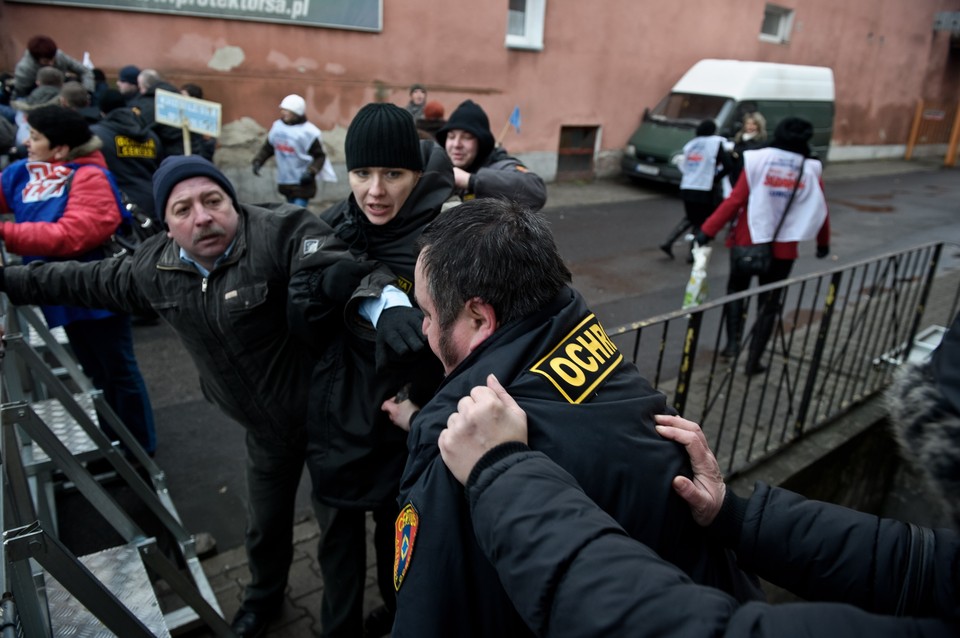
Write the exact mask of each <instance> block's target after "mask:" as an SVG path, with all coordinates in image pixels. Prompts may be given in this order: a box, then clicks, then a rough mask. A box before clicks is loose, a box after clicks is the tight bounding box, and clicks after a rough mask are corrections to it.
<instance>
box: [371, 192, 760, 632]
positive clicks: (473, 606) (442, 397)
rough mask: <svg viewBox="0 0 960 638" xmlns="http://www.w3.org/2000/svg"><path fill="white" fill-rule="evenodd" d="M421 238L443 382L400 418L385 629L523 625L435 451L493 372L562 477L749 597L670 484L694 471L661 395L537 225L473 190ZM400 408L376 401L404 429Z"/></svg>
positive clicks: (427, 328) (700, 575)
mask: <svg viewBox="0 0 960 638" xmlns="http://www.w3.org/2000/svg"><path fill="white" fill-rule="evenodd" d="M465 238H468V239H465ZM418 244H419V246H420V247H421V253H420V256H419V258H418V261H417V267H416V274H415V281H416V284H415V294H416V299H417V303H418V305H419V306H420V308H421V310H423V312H424V324H423V331H424V333H425V334H426V335H427V339H428V342H429V343H430V347H431V349H432V350H433V351H434V352H435V353H437V355H438V356H439V358H440V360H441V362H442V363H443V366H444V369H445V371H446V372H447V377H446V378H445V380H444V382H443V384H442V385H441V386H440V389H439V390H438V391H437V394H436V395H435V396H434V398H433V399H432V400H430V401H429V402H428V403H427V404H426V405H425V406H424V407H423V409H422V410H420V411H419V412H418V413H417V414H416V416H415V417H414V418H413V420H412V423H410V425H411V426H412V427H411V430H410V437H409V442H408V450H409V452H410V458H409V460H408V462H407V466H406V468H405V469H404V474H403V478H402V480H401V485H400V507H401V513H400V516H399V518H398V519H397V525H396V527H397V539H396V557H395V560H394V563H395V567H394V582H395V586H396V588H397V592H398V600H397V618H396V622H395V623H394V629H393V635H394V636H396V637H402V636H408V635H417V636H523V635H529V630H528V629H527V628H526V626H525V625H524V623H523V621H522V620H521V619H520V617H519V616H518V615H517V613H516V611H515V610H514V608H513V606H512V605H511V604H510V601H509V600H508V599H507V596H506V594H505V592H504V590H503V588H502V587H501V586H500V583H499V580H498V577H497V573H496V572H495V571H494V569H493V567H492V566H491V564H490V563H489V562H488V561H487V560H486V558H484V556H483V554H482V552H481V550H480V548H479V546H478V545H477V542H476V540H475V538H474V536H473V531H472V527H471V522H470V513H469V508H468V504H467V501H466V500H465V499H464V497H463V488H462V486H461V485H460V484H459V483H458V482H457V480H456V479H455V478H454V477H453V475H452V474H450V472H449V471H448V470H447V468H446V467H445V466H444V464H443V461H442V459H441V458H440V455H439V450H438V448H437V439H438V437H439V435H440V432H441V431H443V429H444V428H445V427H446V424H447V419H448V417H449V416H450V414H451V413H453V412H455V411H456V409H457V403H458V401H459V400H460V398H461V397H463V396H465V395H466V394H469V392H470V390H471V389H472V388H473V387H475V386H477V385H482V384H483V383H484V382H485V380H486V377H487V375H488V374H491V373H493V374H495V375H496V377H497V378H498V379H500V380H501V382H502V383H503V385H504V386H505V387H506V388H507V390H508V391H509V392H510V394H511V395H512V396H513V397H514V398H515V399H516V401H517V403H518V404H519V405H520V406H521V407H522V408H523V410H524V411H525V412H526V413H527V417H528V423H529V428H530V434H529V441H530V447H531V448H533V449H535V450H538V451H541V452H543V453H545V454H546V455H547V456H549V457H550V458H552V459H553V460H554V461H556V462H557V463H559V464H560V465H561V466H562V467H563V468H564V469H566V470H567V471H568V472H570V473H571V474H572V475H573V476H574V477H575V478H576V479H577V481H578V482H579V483H580V485H582V486H583V488H584V490H585V491H586V493H587V494H588V495H589V496H590V497H591V498H592V499H594V500H595V501H596V502H597V503H598V504H599V505H600V507H601V508H603V509H604V510H605V511H607V512H608V513H609V514H610V515H612V516H613V517H614V518H615V519H616V520H617V522H618V523H620V524H621V525H622V526H623V527H624V528H625V529H626V530H627V532H628V533H629V534H630V535H631V536H633V537H634V538H636V539H638V540H640V541H642V542H645V543H647V544H648V545H650V546H651V547H652V548H654V549H655V550H656V551H657V552H658V553H659V554H660V555H661V556H662V557H663V558H664V559H666V560H668V561H670V562H671V563H673V564H675V565H677V566H678V567H680V568H681V569H682V570H683V571H684V572H686V573H687V574H688V575H689V576H690V577H691V578H693V579H694V580H695V581H696V582H698V583H701V584H706V585H712V586H716V587H719V588H721V589H724V590H726V591H727V592H730V593H733V594H735V595H736V596H737V597H739V598H740V599H748V598H756V597H759V596H760V593H759V589H758V588H757V587H756V586H755V584H754V583H753V582H752V581H751V580H750V579H749V578H748V577H747V576H746V575H745V574H743V573H742V572H740V571H739V570H737V568H736V567H735V566H734V564H733V562H732V558H731V556H730V555H729V554H728V553H727V552H726V551H725V550H724V549H723V548H721V547H720V546H719V544H718V543H716V542H713V541H711V540H710V539H709V538H707V536H706V534H704V532H703V530H702V529H701V528H700V527H699V526H698V525H697V524H696V522H694V520H693V518H692V517H691V515H690V512H689V510H688V509H687V507H686V504H685V503H684V502H683V501H682V500H681V499H680V498H679V497H678V496H676V495H675V494H674V493H673V490H672V489H671V480H672V479H673V477H674V476H676V475H677V474H678V473H680V474H685V475H688V476H689V475H691V469H690V466H689V462H688V460H687V458H686V455H685V453H684V451H683V449H682V448H681V447H680V446H678V445H676V444H674V443H671V442H669V441H665V440H663V439H662V438H661V437H659V436H658V435H657V433H656V431H655V430H654V421H653V415H655V414H663V413H667V412H669V411H670V409H669V408H668V406H667V405H666V399H665V397H664V396H663V395H662V394H659V393H658V392H656V391H655V390H653V388H651V387H650V385H649V384H648V383H647V382H646V381H645V380H644V379H643V378H641V377H640V374H639V372H638V371H637V369H636V367H635V366H633V365H632V364H630V363H627V362H626V361H624V359H623V356H622V354H621V353H620V352H619V351H618V350H617V348H616V346H615V344H614V343H613V342H612V341H611V340H610V339H609V337H608V336H607V335H606V333H605V332H604V330H603V328H602V327H601V326H600V323H599V322H598V320H597V318H596V317H595V316H594V315H593V313H591V312H590V310H589V309H588V308H587V307H586V305H585V303H584V301H583V299H582V298H581V297H580V295H579V294H578V293H577V292H576V291H574V290H573V289H572V288H570V287H569V285H568V282H569V281H570V272H569V271H568V270H567V268H566V266H564V264H563V261H562V259H561V258H560V255H559V253H558V251H557V247H556V244H555V243H554V240H553V236H552V235H551V233H550V230H549V228H548V227H547V224H546V221H545V219H544V218H543V217H542V216H540V215H538V214H536V213H533V212H531V211H530V210H529V209H526V208H524V207H522V206H520V205H518V204H515V203H511V202H507V201H503V200H497V199H478V200H473V201H470V202H466V203H464V204H463V205H462V206H460V207H458V208H457V209H455V211H451V212H448V213H447V214H443V215H440V217H438V218H437V219H436V220H435V221H434V222H433V223H431V224H430V226H428V227H427V229H426V230H425V231H424V233H423V235H422V236H421V239H420V241H419V242H418ZM407 403H408V402H401V403H399V404H393V403H390V402H387V403H385V404H384V409H386V410H387V411H388V412H390V413H391V417H392V418H394V421H395V422H397V423H402V421H403V415H404V414H409V411H410V409H411V407H410V406H409V405H405V404H407ZM570 524H571V525H576V522H575V521H571V522H570Z"/></svg>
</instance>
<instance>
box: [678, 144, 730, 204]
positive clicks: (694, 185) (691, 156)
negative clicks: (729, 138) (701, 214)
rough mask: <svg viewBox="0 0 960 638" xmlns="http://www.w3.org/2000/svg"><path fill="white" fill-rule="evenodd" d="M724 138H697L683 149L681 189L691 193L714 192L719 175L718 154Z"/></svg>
mask: <svg viewBox="0 0 960 638" xmlns="http://www.w3.org/2000/svg"><path fill="white" fill-rule="evenodd" d="M724 141H725V140H724V138H722V137H720V136H719V135H706V136H703V137H695V138H693V139H692V140H690V141H689V142H687V143H686V144H685V145H684V147H683V163H682V164H681V165H680V172H681V173H683V178H681V180H680V188H681V189H683V190H689V191H711V190H713V179H714V177H716V175H717V152H718V151H719V150H720V145H721V144H723V142H724Z"/></svg>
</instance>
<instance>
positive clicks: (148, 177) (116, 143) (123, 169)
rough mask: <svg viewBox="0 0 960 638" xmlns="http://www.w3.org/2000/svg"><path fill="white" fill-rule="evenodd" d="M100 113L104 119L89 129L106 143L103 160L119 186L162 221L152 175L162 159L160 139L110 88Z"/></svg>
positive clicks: (146, 210) (141, 206)
mask: <svg viewBox="0 0 960 638" xmlns="http://www.w3.org/2000/svg"><path fill="white" fill-rule="evenodd" d="M100 111H101V112H102V113H103V119H102V120H100V121H99V122H98V123H96V124H94V125H93V126H91V127H90V130H91V131H93V134H94V135H96V136H97V137H99V138H100V139H101V140H102V141H103V149H102V150H103V157H104V159H106V160H107V168H109V169H110V172H111V173H113V177H114V179H116V180H117V187H119V188H120V191H121V192H122V193H123V194H124V195H126V196H127V199H129V200H130V201H131V202H133V203H134V204H136V205H137V206H139V207H140V208H142V209H143V210H144V212H146V213H147V214H148V215H150V217H154V218H156V219H157V220H160V221H163V211H155V210H154V203H153V174H154V173H156V172H157V169H158V168H160V161H161V160H162V159H163V152H162V146H161V144H160V138H159V137H157V134H156V133H154V132H153V131H152V130H151V129H150V127H149V126H148V125H147V123H146V122H144V121H143V120H142V119H141V118H140V116H139V115H137V114H136V113H134V112H133V110H132V109H129V108H127V106H126V101H125V100H124V99H123V96H122V95H121V94H120V91H117V90H115V89H108V90H107V91H106V93H105V94H104V96H103V99H102V100H101V102H100Z"/></svg>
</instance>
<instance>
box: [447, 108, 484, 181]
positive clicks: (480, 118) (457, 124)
mask: <svg viewBox="0 0 960 638" xmlns="http://www.w3.org/2000/svg"><path fill="white" fill-rule="evenodd" d="M453 130H459V131H466V132H467V133H470V134H472V135H473V136H474V137H476V138H477V159H476V160H474V166H477V165H478V164H482V163H483V162H484V161H485V160H486V159H487V156H488V155H489V154H490V151H492V150H493V146H494V142H495V140H494V139H493V133H491V132H490V120H489V119H488V118H487V114H486V113H484V112H483V109H482V108H480V105H479V104H477V103H476V102H474V101H473V100H465V101H463V102H462V103H461V104H460V106H458V107H457V108H456V110H455V111H454V112H453V113H451V114H450V119H448V120H447V123H446V124H445V125H444V127H443V128H442V129H440V130H439V131H438V132H437V142H438V143H439V144H440V146H444V147H445V146H446V144H447V133H449V132H450V131H453ZM471 168H472V167H471Z"/></svg>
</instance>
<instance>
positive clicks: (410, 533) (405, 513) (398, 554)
mask: <svg viewBox="0 0 960 638" xmlns="http://www.w3.org/2000/svg"><path fill="white" fill-rule="evenodd" d="M419 528H420V514H419V513H418V512H417V508H415V507H414V506H413V503H407V504H406V505H405V506H404V507H403V509H402V510H400V515H399V516H397V522H396V524H395V536H394V541H393V587H394V589H396V590H397V591H400V585H402V584H403V578H404V576H406V575H407V570H409V569H410V560H411V559H412V558H413V543H414V541H415V540H416V539H417V530H418V529H419Z"/></svg>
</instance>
